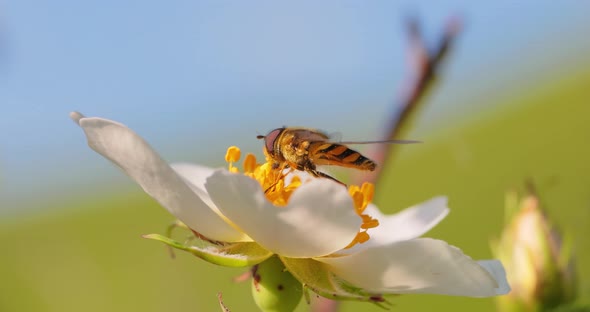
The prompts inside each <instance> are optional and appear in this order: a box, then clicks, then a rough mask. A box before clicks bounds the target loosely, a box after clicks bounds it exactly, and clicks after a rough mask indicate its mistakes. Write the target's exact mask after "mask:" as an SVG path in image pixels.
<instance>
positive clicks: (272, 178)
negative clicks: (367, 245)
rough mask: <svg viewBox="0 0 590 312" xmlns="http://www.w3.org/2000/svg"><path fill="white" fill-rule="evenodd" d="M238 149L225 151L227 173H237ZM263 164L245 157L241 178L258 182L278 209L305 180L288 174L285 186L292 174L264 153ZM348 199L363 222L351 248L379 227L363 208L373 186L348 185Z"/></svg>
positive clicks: (367, 238) (351, 243)
mask: <svg viewBox="0 0 590 312" xmlns="http://www.w3.org/2000/svg"><path fill="white" fill-rule="evenodd" d="M240 155H241V152H240V149H239V148H238V147H236V146H231V147H229V148H228V149H227V152H226V154H225V161H226V162H227V163H228V170H229V171H230V172H235V173H238V172H239V169H238V167H236V166H234V163H235V162H237V161H239V160H240ZM265 156H266V162H265V163H263V164H258V163H257V162H256V156H254V155H253V154H247V155H246V157H245V158H244V161H243V163H242V167H243V169H244V175H247V176H249V177H251V178H253V179H255V180H256V181H258V183H260V186H261V188H262V190H263V191H264V194H265V195H266V198H267V199H268V200H269V201H270V202H271V203H273V205H275V206H278V207H283V206H286V205H287V204H288V203H289V198H290V197H291V195H292V194H293V192H295V190H296V189H297V188H299V187H300V186H301V185H302V184H303V183H304V181H302V180H301V178H300V177H299V176H294V175H291V181H290V182H289V183H288V184H286V182H285V178H286V177H287V176H289V175H290V174H291V172H293V169H289V170H290V171H287V170H285V168H284V167H279V168H277V167H276V165H275V164H274V163H273V160H272V158H270V157H269V155H267V154H266V153H265ZM348 192H349V194H350V197H351V198H352V202H353V205H354V209H355V212H356V214H357V215H358V216H359V217H360V218H361V219H362V224H361V227H360V229H359V232H358V233H357V235H356V237H355V238H354V239H353V241H352V242H350V244H349V245H348V246H347V247H346V248H350V247H352V246H354V245H356V244H362V243H364V242H366V241H368V240H369V238H370V236H369V234H368V233H367V230H368V229H371V228H375V227H377V226H379V221H378V220H377V219H373V218H372V217H371V216H369V215H367V214H364V211H365V209H366V208H367V206H368V205H369V203H370V202H371V201H372V200H373V195H374V192H375V187H374V185H373V184H371V183H363V185H361V186H360V187H359V186H358V185H351V186H350V187H349V189H348Z"/></svg>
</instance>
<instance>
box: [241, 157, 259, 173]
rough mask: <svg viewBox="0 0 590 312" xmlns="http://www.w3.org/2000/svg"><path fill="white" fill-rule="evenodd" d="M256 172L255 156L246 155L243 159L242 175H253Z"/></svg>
mask: <svg viewBox="0 0 590 312" xmlns="http://www.w3.org/2000/svg"><path fill="white" fill-rule="evenodd" d="M254 170H256V156H254V154H250V153H248V154H247V155H246V158H244V173H254Z"/></svg>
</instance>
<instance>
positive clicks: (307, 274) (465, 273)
mask: <svg viewBox="0 0 590 312" xmlns="http://www.w3.org/2000/svg"><path fill="white" fill-rule="evenodd" d="M70 116H71V118H72V119H73V120H74V121H75V122H76V123H78V125H80V127H82V129H83V130H84V132H85V133H86V136H87V139H88V144H89V146H90V147H91V148H92V149H94V150H95V151H96V152H98V153H99V154H101V155H102V156H104V157H105V158H107V159H109V160H110V161H111V162H113V163H114V164H116V165H117V166H119V167H120V168H121V169H122V170H123V171H124V172H125V173H126V174H127V175H128V176H129V177H131V178H132V179H133V180H134V181H135V182H137V183H138V184H139V185H140V186H141V187H142V188H143V189H144V191H145V192H146V193H148V194H149V195H150V196H152V197H153V198H154V199H156V200H157V201H158V202H159V203H160V204H161V205H162V206H163V207H164V208H166V209H167V210H168V211H169V212H170V213H172V214H173V215H174V216H175V217H176V218H178V219H179V220H180V221H182V222H183V223H184V224H186V225H187V226H188V227H189V228H190V229H192V230H194V231H195V232H198V233H199V234H201V235H202V236H204V237H206V238H208V239H209V240H211V241H218V242H224V243H225V244H223V245H222V246H224V247H223V252H219V253H215V252H211V248H209V249H199V248H197V247H194V246H193V247H187V246H181V245H180V244H179V243H177V242H173V241H171V240H167V239H164V238H161V237H160V238H158V239H159V240H161V241H164V242H166V243H168V244H170V245H172V246H174V247H177V248H181V249H184V250H187V251H190V252H192V253H194V254H196V255H197V256H199V257H201V258H204V259H206V260H208V261H211V262H214V263H218V264H223V265H234V266H239V265H252V264H255V263H259V262H261V261H263V260H264V259H266V258H268V257H270V256H271V255H273V254H276V255H278V256H279V257H280V259H281V260H282V261H283V263H284V264H285V267H286V268H287V269H288V270H289V272H291V273H292V274H293V276H295V277H296V278H297V279H298V280H299V281H301V282H302V283H304V284H305V285H306V286H307V287H309V288H311V289H312V290H314V291H316V292H318V293H319V294H321V295H325V296H330V297H332V298H338V296H341V297H348V298H357V299H360V300H363V299H364V300H376V299H375V298H379V297H375V295H377V296H378V295H380V294H405V293H431V294H445V295H457V296H470V297H487V296H495V295H501V294H506V293H507V292H509V290H510V287H509V286H508V284H507V282H506V277H505V272H504V268H503V267H502V264H501V263H500V262H499V261H497V260H484V261H474V260H472V259H471V258H470V257H468V256H466V255H465V254H463V253H462V252H461V250H460V249H458V248H456V247H454V246H451V245H449V244H447V243H446V242H444V241H441V240H436V239H430V238H419V236H421V235H422V234H424V233H425V232H427V231H428V230H430V229H431V228H432V227H433V226H435V225H436V224H437V223H438V222H440V221H441V220H442V219H443V218H444V217H445V216H446V215H447V213H448V208H447V206H446V202H447V201H446V198H444V197H436V198H434V199H431V200H429V201H427V202H424V203H422V204H419V205H416V206H414V207H411V208H408V209H406V210H404V211H402V212H401V213H398V214H395V215H384V214H382V213H381V212H380V211H379V209H378V208H377V207H376V206H374V205H372V204H369V205H368V206H366V203H365V206H366V209H365V210H364V212H363V214H365V215H370V216H371V217H372V218H373V219H377V220H378V221H379V222H378V224H379V225H378V226H376V227H374V228H370V229H369V230H368V231H367V230H366V228H365V230H361V226H363V225H364V224H365V223H364V222H365V221H364V219H361V218H360V217H359V215H360V214H359V212H358V211H356V210H355V208H357V210H358V207H357V206H358V205H357V204H355V202H354V200H353V199H352V198H351V195H350V194H349V192H347V190H346V189H345V188H344V187H342V185H339V184H337V183H334V182H333V181H330V180H328V179H310V180H311V181H309V182H305V183H302V182H300V181H299V180H298V181H297V182H296V184H298V185H297V186H298V187H293V188H292V189H288V186H286V187H285V186H283V187H284V189H286V190H287V189H288V192H289V195H290V194H291V193H292V196H290V197H286V199H284V201H285V202H284V204H285V205H283V206H282V207H277V206H276V204H277V201H273V202H271V201H269V199H268V198H269V195H268V194H265V192H264V189H263V187H261V183H262V182H260V179H258V180H259V181H257V180H256V179H253V178H252V174H250V176H248V175H245V174H240V173H234V172H230V171H228V170H226V169H217V170H216V169H211V168H207V167H203V166H198V165H194V164H172V165H169V164H168V163H166V162H165V161H164V160H162V158H161V157H160V156H159V155H158V154H157V153H156V152H155V151H154V150H153V149H152V148H151V147H150V146H149V145H148V144H147V143H146V142H145V141H144V140H143V139H142V138H141V137H139V136H138V135H137V134H136V133H134V132H133V131H132V130H130V129H129V128H127V127H126V126H124V125H122V124H120V123H117V122H114V121H111V120H107V119H102V118H86V117H84V116H82V115H81V114H79V113H71V114H70ZM230 158H231V157H230ZM238 158H239V156H238ZM233 161H235V160H233ZM247 161H250V162H251V159H250V160H248V159H247V160H246V161H245V163H246V162H247ZM245 166H246V167H247V166H250V167H251V166H252V164H250V165H248V164H245ZM230 169H232V167H231V164H230ZM233 169H235V168H233ZM248 170H250V172H253V171H252V170H253V169H252V168H250V169H246V171H248ZM232 171H235V170H232ZM299 184H300V186H299ZM365 195H366V194H365ZM361 200H362V196H361ZM365 200H366V198H365ZM363 209H364V208H363ZM359 230H360V232H365V234H367V233H368V234H369V235H370V238H369V239H368V241H366V242H363V243H357V244H354V246H352V247H350V246H349V245H350V243H351V242H353V241H355V239H357V238H358V235H359V233H360V232H359ZM369 235H366V236H367V237H369ZM152 238H153V237H152ZM228 246H235V250H234V249H231V248H228ZM244 246H248V248H246V247H244ZM209 247H210V246H209ZM346 247H350V248H346ZM232 248H233V247H232ZM230 249H231V250H230ZM244 250H248V251H244ZM228 257H230V258H231V257H234V258H233V260H232V259H230V260H228ZM234 260H235V262H232V261H234ZM224 261H225V262H224ZM345 286H348V287H345ZM353 288H354V289H353ZM358 289H361V290H358Z"/></svg>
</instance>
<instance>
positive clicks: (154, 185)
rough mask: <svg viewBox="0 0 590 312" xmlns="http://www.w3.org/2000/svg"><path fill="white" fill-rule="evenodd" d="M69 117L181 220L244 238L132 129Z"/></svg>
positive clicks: (213, 233)
mask: <svg viewBox="0 0 590 312" xmlns="http://www.w3.org/2000/svg"><path fill="white" fill-rule="evenodd" d="M70 117H71V118H72V119H73V120H74V121H75V122H77V123H78V125H79V126H80V127H82V129H83V130H84V132H85V133H86V137H87V139H88V145H89V146H90V147H91V148H92V149H93V150H95V151H96V152H97V153H99V154H101V155H102V156H104V157H105V158H107V159H108V160H110V161H111V162H113V163H114V164H115V165H117V166H118V167H119V168H121V169H122V170H123V171H124V172H125V173H126V174H127V175H128V176H129V177H130V178H131V179H133V180H134V181H135V182H137V184H139V185H140V186H141V187H142V188H143V190H144V191H145V192H146V193H147V194H149V195H150V196H152V197H153V198H154V199H155V200H157V201H158V202H159V203H160V204H161V205H162V206H163V207H164V208H166V209H167V210H168V211H169V212H170V213H172V214H173V215H174V216H175V217H176V218H178V219H179V220H180V221H182V222H184V223H185V224H186V225H188V226H189V227H190V228H192V229H194V230H195V231H198V232H199V233H201V234H203V235H205V236H207V237H209V238H211V239H214V240H220V241H227V242H235V241H242V240H244V239H247V237H246V236H245V235H244V234H243V233H241V232H240V231H238V230H236V229H234V228H233V227H232V226H230V225H229V224H227V223H226V222H225V221H223V219H222V218H221V217H220V216H219V215H218V214H217V213H215V212H214V211H213V210H211V209H210V208H209V206H207V205H206V204H205V203H204V202H203V201H202V200H201V199H200V198H199V196H197V195H196V194H195V193H194V192H193V191H192V190H191V189H190V187H189V186H188V185H187V184H186V183H185V182H184V181H183V180H182V178H180V177H179V176H178V175H177V174H176V173H175V172H174V171H173V170H172V168H170V166H169V165H168V164H167V163H166V162H165V161H163V160H162V158H160V156H159V155H158V154H157V153H156V152H155V151H154V150H153V149H152V148H151V147H150V146H149V145H148V144H147V143H146V142H145V141H144V140H143V139H142V138H141V137H140V136H138V135H137V134H136V133H135V132H133V131H132V130H131V129H129V128H127V127H126V126H124V125H122V124H120V123H117V122H115V121H111V120H107V119H102V118H94V117H93V118H85V117H84V116H83V115H81V114H80V113H71V114H70Z"/></svg>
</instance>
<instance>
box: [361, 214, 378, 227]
mask: <svg viewBox="0 0 590 312" xmlns="http://www.w3.org/2000/svg"><path fill="white" fill-rule="evenodd" d="M361 218H363V224H362V225H361V229H365V230H366V229H372V228H376V227H378V226H379V220H377V219H373V217H371V216H369V215H362V216H361Z"/></svg>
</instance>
